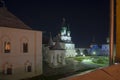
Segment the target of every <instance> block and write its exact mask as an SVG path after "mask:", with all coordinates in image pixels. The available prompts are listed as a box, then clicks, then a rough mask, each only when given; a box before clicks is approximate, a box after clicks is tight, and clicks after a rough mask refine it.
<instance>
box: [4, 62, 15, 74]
mask: <svg viewBox="0 0 120 80" xmlns="http://www.w3.org/2000/svg"><path fill="white" fill-rule="evenodd" d="M3 74H4V75H12V74H13V66H12V65H11V64H8V63H6V64H5V65H4V67H3Z"/></svg>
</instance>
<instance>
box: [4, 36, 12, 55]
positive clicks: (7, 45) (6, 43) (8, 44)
mask: <svg viewBox="0 0 120 80" xmlns="http://www.w3.org/2000/svg"><path fill="white" fill-rule="evenodd" d="M2 49H3V53H10V52H11V42H10V38H9V36H7V35H4V36H2Z"/></svg>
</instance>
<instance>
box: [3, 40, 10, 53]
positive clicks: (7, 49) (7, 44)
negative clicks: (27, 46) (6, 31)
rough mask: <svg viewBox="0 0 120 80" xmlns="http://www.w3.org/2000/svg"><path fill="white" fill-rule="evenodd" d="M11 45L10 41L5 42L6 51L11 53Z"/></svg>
mask: <svg viewBox="0 0 120 80" xmlns="http://www.w3.org/2000/svg"><path fill="white" fill-rule="evenodd" d="M10 49H11V45H10V42H4V53H10Z"/></svg>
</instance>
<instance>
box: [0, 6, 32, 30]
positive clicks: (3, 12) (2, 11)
mask: <svg viewBox="0 0 120 80" xmlns="http://www.w3.org/2000/svg"><path fill="white" fill-rule="evenodd" d="M0 27H9V28H18V29H31V28H30V27H29V26H27V25H26V24H24V23H23V22H22V21H21V20H20V19H18V18H17V17H16V16H14V15H13V14H12V13H11V12H9V11H8V10H7V9H6V8H5V7H0Z"/></svg>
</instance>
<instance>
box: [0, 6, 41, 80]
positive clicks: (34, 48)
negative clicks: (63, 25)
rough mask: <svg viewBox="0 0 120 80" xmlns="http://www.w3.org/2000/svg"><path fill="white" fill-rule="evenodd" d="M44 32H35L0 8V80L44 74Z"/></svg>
mask: <svg viewBox="0 0 120 80" xmlns="http://www.w3.org/2000/svg"><path fill="white" fill-rule="evenodd" d="M41 49H42V32H40V31H34V30H32V29H31V28H29V27H28V26H27V25H25V24H24V23H23V22H22V21H20V20H19V19H18V18H17V17H15V16H14V15H13V14H11V13H10V12H9V11H8V10H7V9H6V8H5V7H0V80H20V79H24V78H29V77H33V76H38V75H40V74H42V52H41V51H42V50H41Z"/></svg>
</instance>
